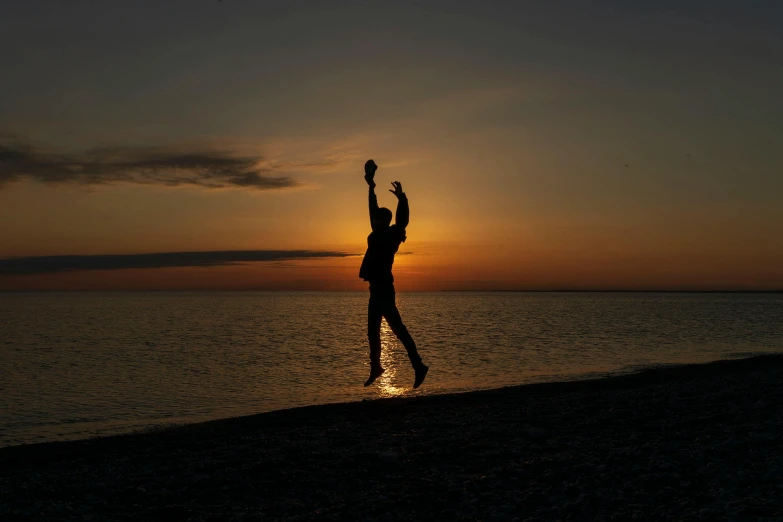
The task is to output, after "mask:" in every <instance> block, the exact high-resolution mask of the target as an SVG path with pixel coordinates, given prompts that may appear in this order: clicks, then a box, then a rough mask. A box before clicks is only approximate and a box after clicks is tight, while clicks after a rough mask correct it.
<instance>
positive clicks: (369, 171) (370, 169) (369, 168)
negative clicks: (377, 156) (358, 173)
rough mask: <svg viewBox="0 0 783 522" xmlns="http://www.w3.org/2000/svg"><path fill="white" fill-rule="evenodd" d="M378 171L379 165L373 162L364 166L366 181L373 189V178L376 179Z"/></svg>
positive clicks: (370, 161)
mask: <svg viewBox="0 0 783 522" xmlns="http://www.w3.org/2000/svg"><path fill="white" fill-rule="evenodd" d="M376 170H378V165H376V164H375V162H374V161H373V160H367V163H365V164H364V181H366V182H367V184H368V185H370V186H371V187H375V181H374V180H373V178H374V177H375V171H376Z"/></svg>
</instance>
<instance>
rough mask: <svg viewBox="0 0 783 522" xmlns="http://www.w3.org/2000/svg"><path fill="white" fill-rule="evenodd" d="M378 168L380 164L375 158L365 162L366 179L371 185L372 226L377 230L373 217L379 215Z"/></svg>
mask: <svg viewBox="0 0 783 522" xmlns="http://www.w3.org/2000/svg"><path fill="white" fill-rule="evenodd" d="M376 170H378V165H376V164H375V162H374V161H373V160H367V163H365V164H364V181H366V182H367V185H369V187H370V192H369V200H370V226H371V227H372V229H373V230H375V222H374V221H373V219H374V218H375V216H377V215H378V197H377V196H376V195H375V180H374V179H373V178H374V177H375V171H376Z"/></svg>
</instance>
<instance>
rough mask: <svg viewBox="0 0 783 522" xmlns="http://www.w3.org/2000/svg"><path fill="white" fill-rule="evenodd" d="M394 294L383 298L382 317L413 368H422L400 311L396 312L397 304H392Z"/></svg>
mask: <svg viewBox="0 0 783 522" xmlns="http://www.w3.org/2000/svg"><path fill="white" fill-rule="evenodd" d="M394 298H395V294H394V293H392V294H391V295H387V296H384V300H383V316H384V317H385V318H386V322H387V323H388V324H389V328H391V331H392V332H394V335H396V336H397V339H399V340H400V342H401V343H402V345H403V346H404V347H405V350H406V351H407V352H408V358H409V359H410V360H411V364H412V365H413V367H414V368H419V367H420V366H422V362H421V357H420V356H419V352H418V350H417V349H416V343H415V342H414V341H413V337H411V334H410V332H408V328H406V326H405V325H404V324H403V322H402V317H400V311H399V310H397V304H396V303H395V302H394Z"/></svg>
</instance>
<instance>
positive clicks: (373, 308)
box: [364, 293, 383, 386]
mask: <svg viewBox="0 0 783 522" xmlns="http://www.w3.org/2000/svg"><path fill="white" fill-rule="evenodd" d="M382 317H383V310H382V308H381V303H380V302H379V300H378V298H377V297H376V296H374V295H373V294H372V293H370V304H369V306H368V307H367V340H368V341H369V343H370V378H369V379H368V380H367V382H366V383H364V385H365V386H369V385H370V384H372V383H373V381H374V380H375V379H377V378H378V377H379V376H380V375H381V374H382V373H383V368H381V318H382Z"/></svg>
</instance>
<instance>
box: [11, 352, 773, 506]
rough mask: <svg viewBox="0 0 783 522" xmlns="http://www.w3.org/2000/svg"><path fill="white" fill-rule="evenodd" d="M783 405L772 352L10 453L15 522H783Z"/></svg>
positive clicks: (311, 410)
mask: <svg viewBox="0 0 783 522" xmlns="http://www.w3.org/2000/svg"><path fill="white" fill-rule="evenodd" d="M431 371H433V372H435V371H437V368H432V370H431ZM425 386H426V383H425ZM781 404H783V356H781V355H764V356H757V357H751V358H748V359H739V360H727V361H718V362H714V363H709V364H700V365H683V366H667V367H661V368H655V369H649V370H644V371H641V372H638V373H635V374H632V375H624V376H615V377H608V378H603V379H595V380H586V381H574V382H561V383H547V384H532V385H525V386H516V387H507V388H503V389H498V390H489V391H478V392H471V393H464V394H455V395H438V396H424V397H416V398H403V399H382V400H374V401H365V402H357V403H345V404H334V405H323V406H311V407H303V408H296V409H291V410H282V411H276V412H270V413H263V414H259V415H253V416H248V417H239V418H232V419H224V420H219V421H211V422H207V423H202V424H193V425H187V426H180V427H173V428H167V429H159V430H155V431H149V432H145V433H136V434H130V435H121V436H113V437H106V438H98V439H89V440H83V441H69V442H56V443H47V444H31V445H24V446H15V447H7V448H2V449H0V519H1V520H4V521H15V520H96V521H97V520H101V521H102V520H194V521H206V520H275V521H276V520H280V521H283V520H290V521H295V520H335V521H337V520H366V521H375V520H378V521H387V520H388V521H392V520H487V521H491V520H509V521H515V520H517V521H523V520H528V521H533V520H737V521H739V520H783V410H782V409H781Z"/></svg>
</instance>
